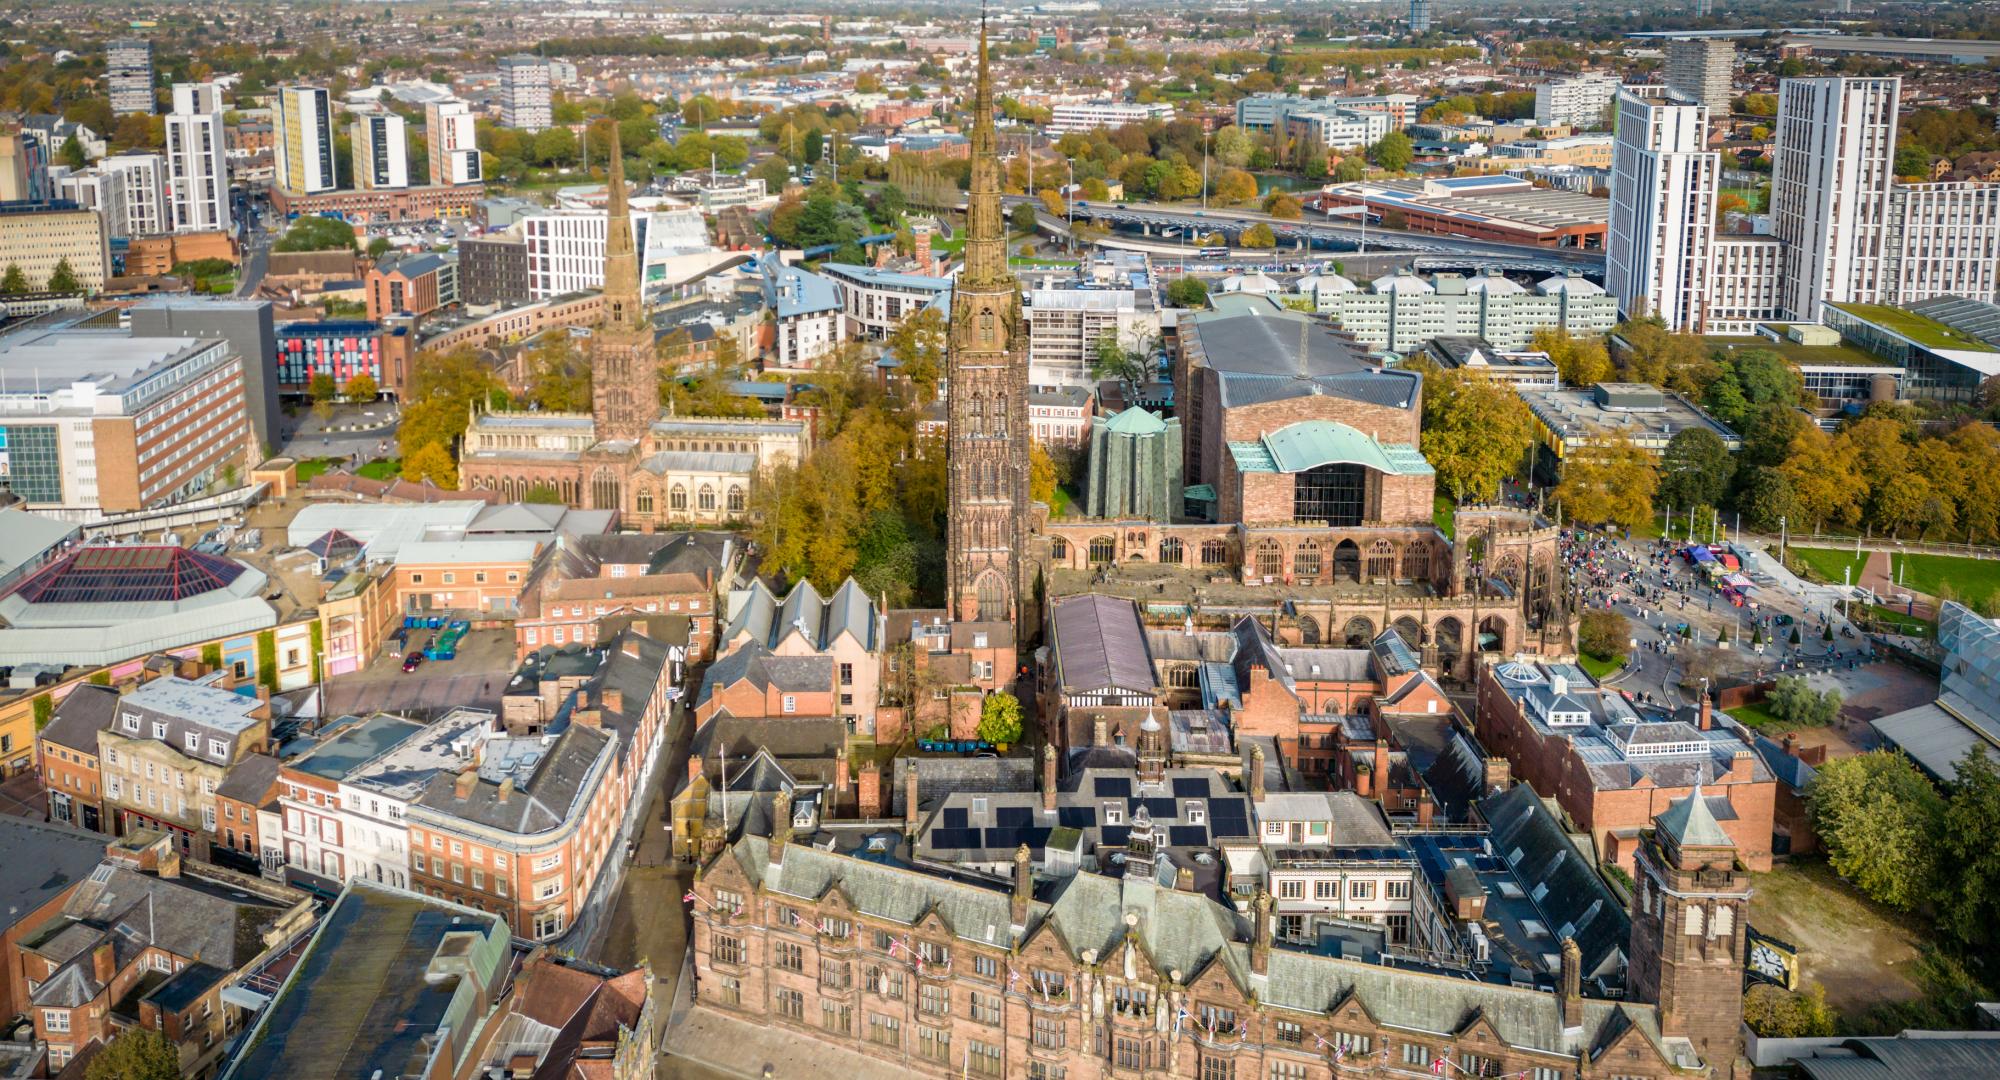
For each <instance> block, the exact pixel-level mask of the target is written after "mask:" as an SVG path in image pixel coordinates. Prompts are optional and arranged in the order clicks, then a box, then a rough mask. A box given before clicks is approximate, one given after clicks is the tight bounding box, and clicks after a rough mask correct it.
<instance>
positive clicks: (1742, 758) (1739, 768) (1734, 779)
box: [1729, 749, 1757, 784]
mask: <svg viewBox="0 0 2000 1080" xmlns="http://www.w3.org/2000/svg"><path fill="white" fill-rule="evenodd" d="M1756 761H1757V752H1756V751H1754V750H1750V749H1743V750H1738V751H1736V753H1735V755H1734V756H1733V757H1731V758H1730V759H1729V782H1730V783H1732V784H1747V783H1749V782H1750V779H1751V777H1753V776H1755V775H1756Z"/></svg>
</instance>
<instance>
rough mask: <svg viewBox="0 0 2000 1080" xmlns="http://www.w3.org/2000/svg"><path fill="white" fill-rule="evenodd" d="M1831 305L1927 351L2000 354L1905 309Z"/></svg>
mask: <svg viewBox="0 0 2000 1080" xmlns="http://www.w3.org/2000/svg"><path fill="white" fill-rule="evenodd" d="M1827 306H1828V307H1831V308H1833V309H1835V310H1836V311H1841V312H1844V313H1846V314H1848V315H1852V316H1854V317H1855V318H1857V319H1861V320H1864V321H1866V322H1868V323H1870V324H1872V325H1874V326H1879V327H1881V328H1882V329H1884V330H1887V331H1889V332H1890V333H1892V334H1897V335H1899V336H1901V337H1904V338H1907V339H1909V340H1910V341H1913V342H1915V343H1916V344H1918V345H1922V346H1924V347H1925V348H1930V349H1952V350H1957V351H1959V352H2000V349H1996V348H1994V347H1993V346H1991V345H1989V344H1987V343H1986V342H1984V341H1981V340H1980V339H1979V338H1978V337H1975V336H1974V335H1972V334H1968V333H1965V332H1964V331H1961V330H1957V329H1954V328H1953V327H1951V326H1948V325H1946V324H1945V323H1941V322H1939V321H1937V320H1936V319H1933V318H1930V317H1929V316H1926V315H1919V314H1917V313H1916V312H1914V311H1906V310H1904V309H1903V308H1898V307H1890V306H1889V305H1887V304H1847V303H1840V304H1836V303H1828V304H1827Z"/></svg>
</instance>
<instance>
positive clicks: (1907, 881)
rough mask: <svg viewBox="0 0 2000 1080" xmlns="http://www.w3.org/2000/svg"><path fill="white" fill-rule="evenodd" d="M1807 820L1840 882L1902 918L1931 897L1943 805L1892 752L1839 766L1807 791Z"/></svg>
mask: <svg viewBox="0 0 2000 1080" xmlns="http://www.w3.org/2000/svg"><path fill="white" fill-rule="evenodd" d="M1806 812H1807V814H1808V816H1809V817H1810V819H1811V821H1812V826H1813V831H1814V832H1816V833H1818V834H1819V838H1820V843H1821V845H1822V846H1824V847H1825V848H1826V852H1827V860H1828V862H1829V863H1830V864H1831V865H1832V866H1833V869H1834V871H1835V872H1836V873H1838V874H1840V876H1842V877H1844V878H1846V879H1847V880H1849V881H1851V882H1853V883H1854V885H1855V887H1857V888H1859V889H1860V890H1861V891H1862V892H1863V893H1865V894H1867V895H1868V896H1869V897H1871V898H1873V899H1875V900H1877V901H1879V902H1881V903H1884V904H1887V905H1889V906H1890V907H1893V908H1897V909H1900V910H1903V911H1909V910H1912V909H1914V908H1915V907H1916V906H1917V905H1918V904H1920V903H1922V902H1923V901H1924V900H1925V899H1927V898H1929V897H1930V896H1931V895H1932V886H1933V884H1934V883H1935V882H1936V880H1937V857H1938V854H1939V851H1940V847H1939V834H1940V831H1941V826H1942V823H1943V815H1944V800H1943V799H1942V798H1940V797H1939V796H1938V793H1937V791H1936V789H1934V788H1932V787H1931V783H1930V781H1929V780H1927V779H1925V778H1924V775H1923V774H1922V773H1920V772H1918V771H1917V767H1916V766H1915V765H1912V764H1911V763H1910V759H1909V758H1906V757H1904V756H1903V755H1902V754H1899V753H1896V752H1895V751H1892V750H1876V751H1871V752H1870V753H1866V754H1858V755H1855V756H1853V757H1843V758H1835V759H1833V760H1831V761H1828V762H1827V763H1826V764H1824V765H1821V766H1820V767H1819V771H1818V773H1817V774H1816V775H1815V776H1814V777H1813V780H1812V784H1811V786H1810V787H1809V788H1808V789H1807V791H1806Z"/></svg>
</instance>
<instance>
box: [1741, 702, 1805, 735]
mask: <svg viewBox="0 0 2000 1080" xmlns="http://www.w3.org/2000/svg"><path fill="white" fill-rule="evenodd" d="M1725 711H1726V712H1728V713H1729V715H1731V716H1733V717H1735V718H1736V722H1737V723H1739V724H1743V725H1745V726H1746V727H1753V728H1756V729H1757V730H1758V731H1763V732H1772V731H1781V730H1784V729H1787V728H1795V727H1798V726H1799V725H1797V724H1788V723H1786V722H1785V721H1783V720H1780V719H1778V718H1777V717H1775V716H1772V715H1771V714H1770V712H1768V711H1767V710H1766V709H1765V708H1764V706H1763V705H1762V704H1752V705H1733V706H1731V707H1730V708H1729V709H1727V710H1725Z"/></svg>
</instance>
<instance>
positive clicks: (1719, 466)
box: [1660, 427, 1736, 508]
mask: <svg viewBox="0 0 2000 1080" xmlns="http://www.w3.org/2000/svg"><path fill="white" fill-rule="evenodd" d="M1735 472H1736V460H1735V458H1734V457H1732V456H1731V455H1730V453H1729V447H1728V446H1727V445H1726V444H1724V443H1723V441H1722V436H1720V435H1717V434H1716V433H1715V432H1713V431H1710V430H1708V429H1707V428H1699V427H1691V428H1683V429H1681V430H1680V431H1677V432H1675V433H1674V437H1673V438H1671V439H1668V440H1667V449H1666V452H1665V454H1663V455H1662V456H1661V459H1660V498H1661V499H1662V500H1663V501H1664V502H1665V503H1666V504H1667V505H1668V506H1678V507H1683V508H1685V507H1690V506H1720V505H1721V504H1722V497H1723V496H1724V495H1725V494H1727V493H1728V491H1729V480H1730V477H1731V476H1733V475H1734V474H1735Z"/></svg>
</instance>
